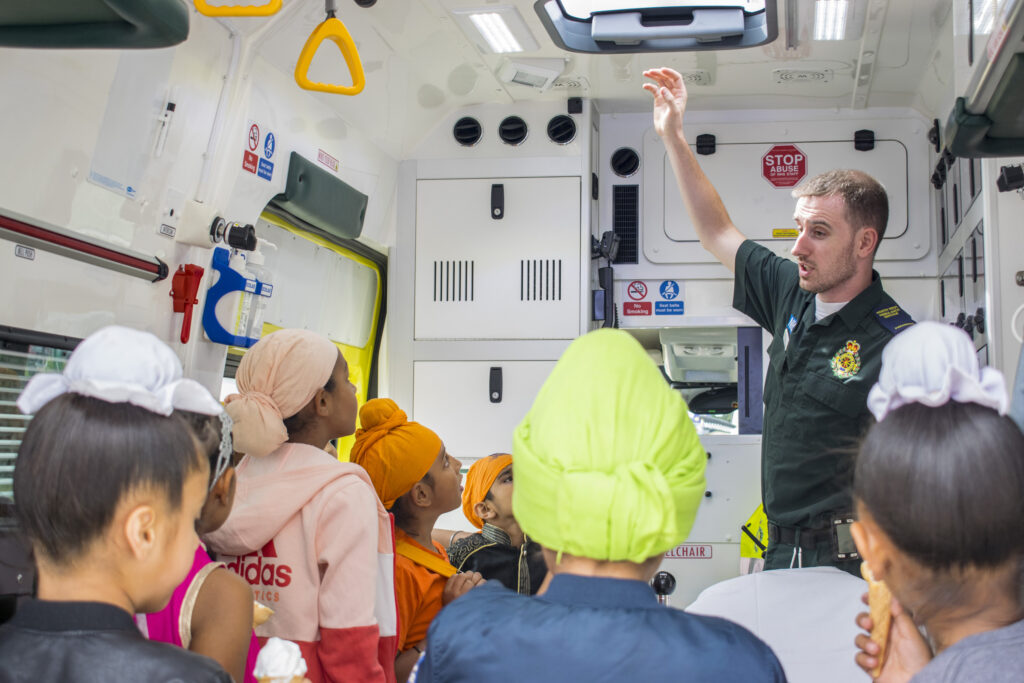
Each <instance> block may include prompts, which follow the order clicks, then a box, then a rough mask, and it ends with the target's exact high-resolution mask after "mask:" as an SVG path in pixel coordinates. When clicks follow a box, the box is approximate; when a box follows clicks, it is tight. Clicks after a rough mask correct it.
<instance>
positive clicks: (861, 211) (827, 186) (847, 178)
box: [793, 169, 889, 250]
mask: <svg viewBox="0 0 1024 683" xmlns="http://www.w3.org/2000/svg"><path fill="white" fill-rule="evenodd" d="M832 196H838V197H842V198H843V202H844V203H845V205H846V220H847V221H849V222H850V224H851V225H852V226H853V228H854V230H856V229H858V228H874V229H875V231H876V232H877V233H878V244H881V243H882V238H883V237H885V226H886V224H887V223H888V222H889V197H888V195H886V193H885V188H884V187H882V184H881V183H879V182H878V181H877V180H875V179H874V178H872V177H871V176H869V175H868V174H867V173H864V172H863V171H853V170H848V169H837V170H835V171H826V172H825V173H822V174H820V175H816V176H814V177H813V178H811V179H810V180H808V181H807V182H805V183H803V184H802V185H800V186H799V187H797V188H796V189H794V190H793V197H795V198H798V199H799V198H800V197H832ZM877 248H878V247H877V246H876V247H875V249H876V250H877Z"/></svg>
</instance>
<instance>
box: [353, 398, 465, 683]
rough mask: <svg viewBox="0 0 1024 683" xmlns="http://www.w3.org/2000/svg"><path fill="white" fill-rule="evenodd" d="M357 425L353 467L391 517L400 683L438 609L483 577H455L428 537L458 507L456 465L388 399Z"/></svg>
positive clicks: (372, 404) (364, 412)
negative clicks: (358, 467) (366, 475)
mask: <svg viewBox="0 0 1024 683" xmlns="http://www.w3.org/2000/svg"><path fill="white" fill-rule="evenodd" d="M359 420H360V423H361V424H362V426H363V427H362V429H360V430H359V431H358V432H356V442H355V445H353V446H352V456H351V457H352V462H354V463H358V464H359V465H361V466H362V467H364V468H366V471H367V472H368V473H369V475H370V479H371V480H372V481H373V485H374V488H375V489H376V491H377V495H378V496H380V500H381V502H383V504H384V507H386V508H388V510H390V511H391V512H392V513H393V514H394V516H395V527H396V529H395V553H396V557H395V593H396V595H397V598H398V624H399V631H398V653H399V654H398V657H397V659H396V660H395V673H396V675H397V677H398V680H399V681H404V680H406V678H408V675H409V672H410V671H411V670H412V667H413V665H414V664H415V662H416V659H417V658H418V657H419V655H420V654H421V653H422V651H423V647H424V642H423V641H424V639H425V638H426V635H427V628H428V627H429V626H430V622H431V621H432V620H433V618H434V617H435V616H436V615H437V613H438V612H439V611H440V610H441V607H442V606H443V605H446V604H448V603H449V602H451V601H452V600H454V599H455V598H457V597H459V596H460V595H462V594H463V593H465V592H466V591H467V590H469V589H470V588H472V587H473V586H475V585H477V584H479V583H481V582H482V581H483V579H482V578H481V577H480V575H479V574H478V573H476V572H466V573H461V574H460V573H457V572H456V569H455V567H453V566H452V565H451V564H450V563H449V562H448V556H447V554H445V551H444V547H443V546H442V545H441V544H439V543H437V542H435V541H433V540H432V539H431V532H432V531H433V529H434V524H435V522H437V518H438V517H440V516H441V515H442V514H444V513H445V512H449V511H451V510H454V509H455V508H457V507H458V506H459V504H460V502H461V488H462V487H461V482H462V475H461V474H460V472H459V467H460V465H461V463H460V462H459V461H458V460H456V459H455V458H453V457H452V456H451V455H449V454H448V452H447V451H446V450H445V448H444V443H442V441H441V439H440V437H438V436H437V434H435V433H434V432H432V431H431V430H429V429H427V428H426V427H424V426H423V425H421V424H419V423H416V422H410V421H409V420H408V418H407V416H406V414H405V412H403V411H402V410H401V409H399V407H398V405H396V404H395V402H394V401H392V400H391V399H386V398H385V399H374V400H372V401H368V402H367V403H366V404H365V405H364V406H363V407H362V409H361V410H360V411H359Z"/></svg>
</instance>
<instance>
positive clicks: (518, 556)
mask: <svg viewBox="0 0 1024 683" xmlns="http://www.w3.org/2000/svg"><path fill="white" fill-rule="evenodd" d="M512 481H513V477H512V456H511V455H509V454H508V453H494V454H492V455H489V456H487V457H486V458H480V459H479V460H477V461H476V462H474V463H473V464H472V465H470V467H469V472H468V473H467V474H466V486H465V488H464V489H463V491H462V512H463V514H465V515H466V519H468V520H469V522H470V524H472V525H473V526H475V527H476V528H477V529H480V532H479V533H475V534H470V535H468V536H464V537H462V538H460V539H458V540H456V541H454V542H453V543H452V544H451V545H450V546H449V547H448V559H449V560H450V561H451V563H452V566H454V567H455V568H456V569H458V570H459V571H474V572H480V575H481V576H482V577H484V578H485V579H487V580H488V581H490V580H495V581H499V582H500V583H501V585H503V586H505V588H510V589H512V590H514V591H516V592H517V593H523V594H524V595H534V594H535V593H536V592H537V591H538V590H539V589H540V587H541V585H542V583H543V581H544V577H545V576H547V573H548V569H547V565H545V564H544V555H543V553H542V552H541V548H540V544H538V543H536V542H534V541H531V540H530V539H529V538H527V536H526V534H524V533H523V530H522V529H521V528H520V527H519V522H517V521H516V516H515V514H514V513H513V512H512Z"/></svg>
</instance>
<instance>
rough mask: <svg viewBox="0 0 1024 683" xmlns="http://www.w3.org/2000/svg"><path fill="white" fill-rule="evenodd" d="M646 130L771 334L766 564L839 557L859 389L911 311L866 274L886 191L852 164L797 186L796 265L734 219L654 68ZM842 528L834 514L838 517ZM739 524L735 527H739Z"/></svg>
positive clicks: (858, 421) (863, 410) (666, 72)
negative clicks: (660, 144) (650, 123)
mask: <svg viewBox="0 0 1024 683" xmlns="http://www.w3.org/2000/svg"><path fill="white" fill-rule="evenodd" d="M644 76H647V77H648V78H650V79H652V80H653V81H654V83H645V84H644V88H645V89H646V90H648V91H649V92H650V93H651V94H652V95H654V128H655V130H656V131H657V133H658V135H660V136H661V138H662V140H663V141H664V144H665V149H666V152H667V153H668V158H669V160H670V161H671V163H672V168H673V170H674V171H675V174H676V179H677V180H678V182H679V190H680V192H681V193H682V197H683V202H684V203H685V205H686V209H687V211H688V212H689V214H690V218H691V220H692V221H693V223H694V226H695V227H696V230H697V235H698V237H699V238H700V242H701V244H702V245H703V246H704V248H705V249H707V250H708V251H710V252H711V253H712V254H713V255H714V256H715V258H717V259H718V260H719V261H721V262H722V264H723V265H725V266H726V267H728V268H729V269H730V270H732V271H733V273H734V275H735V285H734V291H733V306H734V307H735V308H736V309H738V310H739V311H741V312H743V313H745V314H746V315H748V316H750V317H751V318H753V319H754V320H755V321H756V322H757V323H758V324H759V325H761V326H762V327H763V328H764V329H766V330H768V332H770V333H771V334H772V336H773V339H772V343H771V345H770V346H769V347H768V355H769V366H768V372H767V379H766V381H765V387H764V403H765V412H764V428H763V434H762V440H761V493H762V497H763V501H764V509H765V513H766V515H767V516H768V530H769V542H768V550H767V552H766V555H765V568H766V569H782V568H787V567H799V566H803V567H809V566H818V565H833V566H836V567H839V568H840V569H845V570H847V571H850V572H852V573H854V574H856V573H857V566H858V565H859V562H858V561H856V560H852V561H851V560H849V559H847V560H845V561H843V560H840V559H839V558H838V557H837V555H838V553H840V552H842V551H843V550H844V548H842V547H839V548H837V547H836V536H837V531H836V530H837V529H838V530H839V532H840V533H839V536H842V531H843V529H845V528H848V527H844V526H843V525H842V523H841V522H842V520H846V519H849V518H850V517H852V513H853V505H852V502H851V498H850V487H851V485H852V457H853V455H852V452H853V447H854V446H855V444H856V442H857V440H858V438H859V437H860V436H861V434H862V432H863V431H864V429H865V427H866V426H867V425H868V424H869V423H870V419H871V418H870V414H869V412H868V409H867V395H868V391H869V390H870V389H871V386H872V385H873V384H874V383H875V381H876V380H877V379H878V371H879V369H880V367H881V361H882V347H884V346H885V344H886V343H887V342H888V341H889V340H890V339H891V338H892V336H893V335H894V334H895V333H896V332H898V331H899V330H900V329H902V328H905V327H906V326H908V325H911V324H913V321H912V320H911V319H910V317H909V316H908V315H907V314H906V313H904V312H903V311H902V310H901V309H900V308H899V306H897V305H896V303H895V302H894V301H893V300H892V298H891V297H889V295H888V294H886V293H885V291H884V290H883V289H882V283H881V281H880V280H879V278H878V273H876V272H875V271H874V270H873V269H872V263H873V261H874V256H875V251H876V249H877V247H878V245H879V243H880V242H881V240H882V237H883V236H884V235H885V225H886V222H887V221H888V218H889V205H888V200H887V198H886V194H885V190H884V189H883V188H882V186H881V185H880V184H879V183H878V182H877V181H876V180H875V179H874V178H872V177H871V176H869V175H867V174H866V173H863V172H860V171H829V172H828V173H824V174H822V175H820V176H817V177H815V178H812V179H810V180H809V181H807V182H806V183H804V184H803V185H801V186H800V187H798V188H797V189H796V190H794V191H793V196H794V197H796V198H797V202H796V210H795V213H794V219H795V220H796V227H797V229H798V230H799V236H798V237H797V239H796V243H795V244H794V245H793V249H792V254H793V256H794V257H795V262H794V261H791V260H788V259H784V258H781V257H779V256H777V255H775V254H774V253H772V252H771V251H769V250H768V249H766V248H765V247H763V246H760V245H758V244H756V243H754V242H752V241H750V240H748V239H746V238H745V237H744V236H743V234H742V233H741V232H740V231H739V230H738V229H737V228H736V226H735V225H733V223H732V221H731V220H730V218H729V214H728V212H727V211H726V209H725V206H724V205H723V204H722V200H721V198H720V197H719V196H718V193H717V192H716V191H715V188H714V187H713V186H712V185H711V182H710V181H709V180H708V178H707V177H706V176H705V175H704V173H703V171H701V168H700V166H699V165H698V163H697V159H696V157H695V156H694V154H693V152H692V151H691V150H690V146H689V145H688V144H687V143H686V139H685V137H684V135H683V112H684V111H685V108H686V88H685V86H684V85H683V80H682V78H681V77H680V75H679V74H678V73H676V72H675V71H673V70H672V69H666V68H661V69H651V70H649V71H646V72H644ZM837 522H839V523H838V524H837ZM737 523H738V522H737Z"/></svg>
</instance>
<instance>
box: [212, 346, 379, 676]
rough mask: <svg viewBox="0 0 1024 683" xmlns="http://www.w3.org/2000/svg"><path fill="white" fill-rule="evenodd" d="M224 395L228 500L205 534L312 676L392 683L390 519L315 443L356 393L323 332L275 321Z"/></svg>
mask: <svg viewBox="0 0 1024 683" xmlns="http://www.w3.org/2000/svg"><path fill="white" fill-rule="evenodd" d="M235 380H236V382H237V383H238V392H239V393H237V394H232V395H230V396H228V397H227V398H226V399H225V405H226V410H227V412H228V414H229V415H230V416H231V419H232V420H233V421H234V429H233V436H234V442H235V448H236V449H237V450H238V451H240V452H242V453H245V454H246V455H245V457H244V458H243V459H242V461H241V462H240V463H239V465H238V469H237V480H238V491H237V495H236V498H235V504H234V509H233V510H232V511H231V516H230V517H229V518H228V520H227V521H226V522H225V523H224V525H223V526H222V527H221V528H220V529H218V530H216V531H214V532H212V533H210V534H208V535H206V536H205V539H206V541H207V542H208V543H209V544H210V547H211V548H213V549H214V550H215V551H216V552H218V553H221V554H222V557H221V558H220V559H222V560H224V561H225V562H226V563H227V565H228V568H230V569H232V570H233V571H235V572H237V573H238V574H239V575H240V576H242V578H244V579H245V580H246V581H247V582H248V583H249V584H250V586H251V588H252V590H253V592H254V593H255V597H256V599H257V600H259V602H261V603H264V604H266V605H267V606H269V607H271V608H272V609H274V611H275V613H274V616H273V617H271V618H270V620H269V621H267V622H266V623H265V624H263V625H261V626H257V627H256V635H257V636H258V637H259V639H260V640H261V641H263V642H264V643H265V641H266V639H268V638H270V637H278V638H283V639H285V640H290V641H293V642H295V643H296V644H298V646H299V648H300V650H301V652H302V656H303V658H304V659H305V661H306V665H307V666H308V672H307V674H306V675H307V677H308V678H309V679H310V680H312V681H313V683H322V682H326V681H330V682H334V681H345V682H346V683H364V682H365V683H369V682H371V681H373V682H374V683H376V682H391V681H394V660H395V632H396V630H397V624H396V608H395V587H394V579H393V574H392V571H393V570H392V568H393V567H394V541H393V539H392V532H391V520H390V518H389V516H388V513H387V511H386V510H385V509H384V507H383V506H382V505H381V503H380V501H379V500H377V496H376V495H375V494H374V489H373V485H372V483H371V482H370V479H369V477H368V476H367V475H366V472H365V470H363V469H362V468H361V467H358V466H356V465H354V464H352V463H348V462H338V460H337V458H334V457H331V456H330V455H328V454H327V453H326V452H325V451H324V446H325V444H327V442H328V441H330V440H331V439H334V438H337V437H340V436H347V435H349V434H352V432H353V431H355V423H356V406H357V401H356V392H355V387H354V386H353V385H352V383H351V382H350V381H349V377H348V364H347V363H346V361H345V358H344V356H342V355H341V352H340V351H339V350H338V347H337V346H335V345H334V343H333V342H331V340H329V339H328V338H327V337H324V336H323V335H320V334H316V333H314V332H310V331H308V330H278V331H276V332H273V333H271V334H269V335H267V336H265V337H263V338H262V339H260V341H259V342H257V343H256V344H255V345H254V346H253V347H252V348H250V349H249V350H248V351H247V352H246V354H245V356H244V357H243V358H242V361H241V363H240V364H239V366H238V372H237V373H236V375H235Z"/></svg>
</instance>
